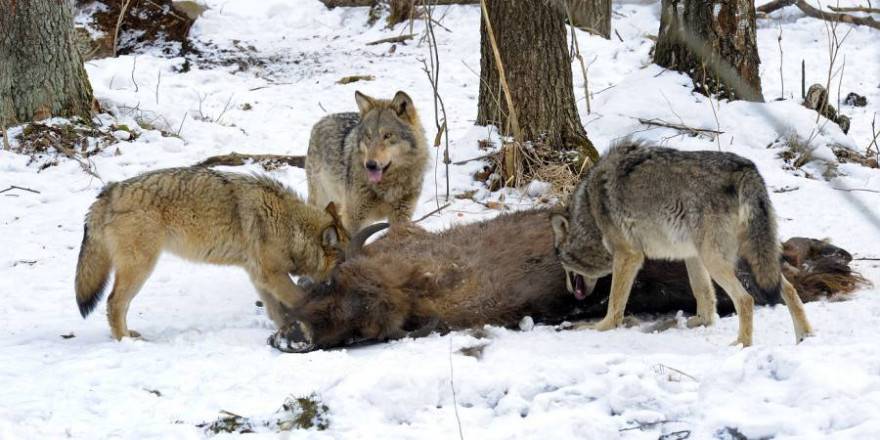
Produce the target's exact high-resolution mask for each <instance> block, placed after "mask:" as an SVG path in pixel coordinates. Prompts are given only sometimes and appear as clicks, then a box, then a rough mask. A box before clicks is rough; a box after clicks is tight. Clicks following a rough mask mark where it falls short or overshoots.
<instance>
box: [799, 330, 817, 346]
mask: <svg viewBox="0 0 880 440" xmlns="http://www.w3.org/2000/svg"><path fill="white" fill-rule="evenodd" d="M813 336H816V334H815V333H813V332H812V331H810V332H807V333H803V334H800V335H796V336H795V341H794V343H795V344H800V343H801V342H804V340H805V339H807V338H812V337H813Z"/></svg>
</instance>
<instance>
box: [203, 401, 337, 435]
mask: <svg viewBox="0 0 880 440" xmlns="http://www.w3.org/2000/svg"><path fill="white" fill-rule="evenodd" d="M329 410H330V409H329V408H328V407H327V405H325V404H324V403H323V400H322V399H321V397H320V396H318V395H317V394H316V393H312V394H309V395H308V396H302V397H293V396H290V397H288V398H287V399H285V400H284V403H283V404H281V408H279V409H278V411H276V412H275V414H274V415H272V416H271V417H268V418H256V417H245V416H241V415H238V414H235V413H233V412H230V411H226V410H221V411H220V417H218V418H217V420H214V421H212V422H204V423H200V424H198V425H196V427H197V428H202V429H203V430H204V431H205V433H206V434H208V435H217V434H222V433H227V434H249V433H255V432H286V431H292V430H294V429H315V430H318V431H324V430H326V429H327V428H329V427H330V418H329Z"/></svg>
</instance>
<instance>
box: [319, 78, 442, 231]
mask: <svg viewBox="0 0 880 440" xmlns="http://www.w3.org/2000/svg"><path fill="white" fill-rule="evenodd" d="M355 101H356V102H357V106H358V110H359V111H360V113H337V114H332V115H329V116H326V117H324V118H323V119H321V120H320V121H318V123H317V124H315V126H314V127H313V128H312V133H311V138H310V140H309V150H308V154H307V156H306V175H307V177H308V185H309V202H310V203H313V204H315V205H317V206H325V205H326V204H328V203H330V202H335V203H336V205H337V206H338V207H339V208H340V211H341V215H342V219H343V224H344V226H345V227H346V229H347V230H349V231H359V230H360V229H361V227H362V226H363V225H364V224H365V223H372V222H374V221H378V220H382V219H389V220H390V222H391V223H392V224H402V223H408V222H410V221H411V220H412V215H413V212H414V211H415V208H416V203H417V202H418V199H419V195H420V194H421V192H422V179H423V177H424V174H425V169H426V168H427V166H428V147H427V143H426V140H425V132H424V129H423V128H422V125H421V122H420V121H419V116H418V113H417V112H416V108H415V106H414V105H413V103H412V100H411V99H410V97H409V96H408V95H407V94H406V93H404V92H397V94H395V95H394V98H393V99H392V100H390V101H387V100H381V99H374V98H371V97H369V96H367V95H364V94H362V93H360V92H355Z"/></svg>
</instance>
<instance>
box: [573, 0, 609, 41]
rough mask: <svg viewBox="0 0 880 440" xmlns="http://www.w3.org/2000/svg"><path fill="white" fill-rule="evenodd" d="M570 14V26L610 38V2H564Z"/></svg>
mask: <svg viewBox="0 0 880 440" xmlns="http://www.w3.org/2000/svg"><path fill="white" fill-rule="evenodd" d="M565 5H566V6H567V7H568V10H569V11H570V12H571V25H572V26H574V27H576V28H578V29H582V30H585V31H587V32H590V33H593V34H596V35H601V36H603V37H605V38H611V0H565Z"/></svg>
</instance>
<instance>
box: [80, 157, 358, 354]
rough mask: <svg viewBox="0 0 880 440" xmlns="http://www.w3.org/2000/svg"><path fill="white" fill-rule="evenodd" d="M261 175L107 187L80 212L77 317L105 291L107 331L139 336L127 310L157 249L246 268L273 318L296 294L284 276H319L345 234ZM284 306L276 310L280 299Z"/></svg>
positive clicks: (171, 173)
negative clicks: (107, 292)
mask: <svg viewBox="0 0 880 440" xmlns="http://www.w3.org/2000/svg"><path fill="white" fill-rule="evenodd" d="M334 213H335V211H334V208H333V207H332V205H331V206H328V207H327V210H326V211H322V210H320V209H318V208H316V207H314V206H312V205H309V204H307V203H306V202H304V201H302V200H301V199H300V198H299V197H297V195H296V194H295V193H294V192H293V191H291V190H289V189H287V188H285V187H284V186H283V185H281V183H279V182H277V181H275V180H273V179H271V178H268V177H259V176H251V175H243V174H235V173H225V172H220V171H215V170H212V169H209V168H198V167H194V168H171V169H165V170H159V171H153V172H149V173H145V174H142V175H140V176H137V177H134V178H131V179H128V180H125V181H122V182H114V183H110V184H108V185H107V186H105V187H104V189H103V190H102V191H101V193H100V194H99V195H98V197H97V200H96V201H95V202H94V204H93V205H92V206H91V208H90V209H89V212H88V214H87V215H86V220H85V227H84V233H83V241H82V247H81V248H80V253H79V261H78V262H77V267H76V302H77V304H78V305H79V310H80V313H81V314H82V316H83V318H85V317H86V316H88V315H89V313H91V312H92V310H93V309H94V308H95V306H96V305H97V303H98V301H100V300H101V297H102V296H103V294H104V290H105V287H106V285H107V282H108V280H109V276H110V272H111V269H112V270H114V271H115V273H116V276H115V281H114V283H113V289H112V291H111V293H110V297H109V299H108V300H107V309H108V319H109V321H110V329H111V331H112V333H113V337H114V338H116V339H121V338H123V337H126V336H132V337H137V336H139V335H138V333H137V332H135V331H133V330H129V329H128V325H127V323H126V315H127V314H128V308H129V304H130V303H131V300H132V299H133V298H134V296H135V295H137V293H138V291H140V289H141V287H142V286H143V284H144V282H145V281H146V280H147V278H148V277H149V276H150V273H151V272H152V271H153V267H154V266H155V264H156V261H157V260H158V258H159V255H160V254H161V253H162V251H163V250H164V251H169V252H171V253H174V254H177V255H179V256H181V257H184V258H186V259H189V260H192V261H199V262H205V263H212V264H221V265H234V266H241V267H243V268H244V269H245V270H246V271H247V273H248V275H250V279H251V281H252V282H253V283H254V286H255V287H256V289H257V292H259V295H260V297H261V298H262V300H263V302H264V303H265V304H266V305H267V313H268V315H269V317H270V318H272V319H273V321H275V322H276V323H277V324H279V325H280V324H283V323H284V321H285V320H286V319H287V318H286V317H285V316H283V314H282V310H283V309H284V308H295V307H296V305H297V303H298V302H299V301H300V300H301V299H302V295H303V294H302V292H301V291H300V289H299V288H298V287H297V286H296V285H295V284H294V283H293V281H292V280H291V278H290V276H289V274H297V275H308V276H310V277H316V278H317V279H324V278H326V277H327V276H328V275H329V270H330V269H332V268H333V267H335V266H336V263H337V259H338V258H341V256H342V253H341V250H340V249H341V246H342V245H343V244H345V243H347V240H348V236H347V233H346V232H345V230H344V229H343V228H342V226H341V225H340V224H339V222H338V221H337V220H336V219H335V217H334ZM282 304H283V306H284V308H282V306H281V305H282Z"/></svg>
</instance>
